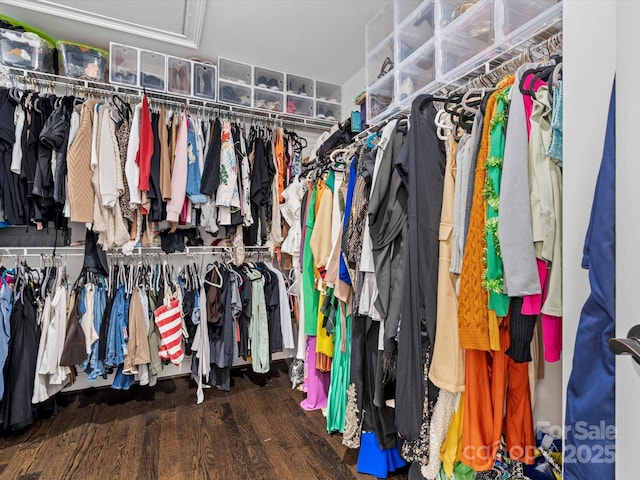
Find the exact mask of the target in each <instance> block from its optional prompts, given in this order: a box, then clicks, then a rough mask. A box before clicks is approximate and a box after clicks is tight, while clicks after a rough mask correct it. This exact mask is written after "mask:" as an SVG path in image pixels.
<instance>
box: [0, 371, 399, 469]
mask: <svg viewBox="0 0 640 480" xmlns="http://www.w3.org/2000/svg"><path fill="white" fill-rule="evenodd" d="M232 381H233V383H234V384H233V385H232V387H231V392H229V393H225V392H221V391H218V390H215V389H213V390H207V391H205V401H204V403H202V404H201V405H196V403H195V400H196V398H195V386H194V385H195V384H194V383H193V382H191V381H190V380H189V379H188V378H186V377H182V378H175V379H169V380H162V381H160V382H158V385H156V386H155V387H154V388H148V387H138V386H137V385H136V386H135V387H133V388H132V389H131V390H130V391H128V392H120V391H114V390H111V389H109V388H106V389H99V390H87V391H84V392H81V393H67V394H63V395H61V397H62V398H61V399H60V404H61V405H62V409H61V411H60V412H59V414H58V415H57V416H56V417H52V418H49V419H45V420H40V421H38V422H37V423H36V424H34V425H32V426H31V427H29V428H27V429H25V430H24V431H22V432H19V433H17V434H13V435H11V436H7V435H4V436H0V479H7V480H57V479H73V480H85V479H92V480H93V479H127V480H134V479H141V480H142V479H144V480H160V479H171V480H180V479H211V480H217V479H220V480H235V479H238V480H254V479H256V480H257V479H267V480H272V479H292V480H293V479H295V480H313V479H326V480H338V479H340V480H342V479H345V480H346V479H369V480H372V479H373V478H374V477H371V476H368V475H361V474H358V473H357V472H356V468H355V465H356V462H357V451H354V450H349V449H347V448H346V447H344V446H342V443H341V440H342V437H341V436H340V435H329V434H327V432H326V423H325V419H324V417H323V416H322V414H321V413H320V412H319V411H316V412H305V411H303V410H302V409H301V408H300V407H299V403H300V401H301V400H302V399H303V394H302V393H300V392H298V391H296V390H292V389H291V384H290V383H289V379H288V376H287V366H286V364H285V363H284V362H279V363H277V364H275V366H274V368H273V369H272V372H271V373H270V374H269V375H268V376H266V377H265V376H257V375H254V374H250V373H247V372H246V371H234V373H233V379H232ZM389 478H390V479H401V478H404V479H406V478H407V473H406V470H404V471H401V472H398V473H396V474H395V475H393V476H389Z"/></svg>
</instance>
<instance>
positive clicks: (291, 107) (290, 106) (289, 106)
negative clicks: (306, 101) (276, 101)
mask: <svg viewBox="0 0 640 480" xmlns="http://www.w3.org/2000/svg"><path fill="white" fill-rule="evenodd" d="M287 113H296V104H295V103H293V102H292V101H291V100H289V101H288V102H287Z"/></svg>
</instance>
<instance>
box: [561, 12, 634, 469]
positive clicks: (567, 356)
mask: <svg viewBox="0 0 640 480" xmlns="http://www.w3.org/2000/svg"><path fill="white" fill-rule="evenodd" d="M621 3H634V2H621ZM563 4H564V23H563V30H564V34H563V35H564V42H563V59H564V66H563V75H564V77H563V78H564V125H563V129H564V131H563V137H564V153H563V160H564V162H563V163H564V168H563V179H564V180H563V182H564V183H563V203H564V207H563V225H564V228H563V235H564V238H563V243H564V245H563V256H564V258H563V304H564V317H563V325H564V331H563V336H564V338H563V358H564V367H563V370H564V372H563V388H562V391H563V392H566V387H567V382H568V380H569V375H570V374H571V367H572V360H573V349H574V343H575V337H576V330H577V327H578V321H579V319H580V311H581V309H582V306H583V305H584V302H585V300H586V299H587V297H588V295H589V291H590V288H589V282H588V274H587V271H586V270H583V269H582V268H581V262H582V249H583V245H584V237H585V233H586V231H587V225H588V223H589V215H590V213H591V204H592V202H593V192H594V188H595V181H596V177H597V174H598V169H599V166H600V161H601V159H602V148H603V144H604V132H605V128H606V121H607V112H608V108H609V96H610V93H611V85H612V81H613V77H614V72H615V68H616V35H615V33H614V32H615V31H616V8H615V7H616V2H615V0H582V1H578V0H565V1H564V2H563ZM562 398H563V412H564V410H565V408H564V404H565V395H564V394H563V397H562ZM563 423H564V422H563ZM620 478H623V477H620ZM624 478H631V477H624Z"/></svg>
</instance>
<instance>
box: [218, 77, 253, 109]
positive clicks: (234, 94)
mask: <svg viewBox="0 0 640 480" xmlns="http://www.w3.org/2000/svg"><path fill="white" fill-rule="evenodd" d="M218 99H219V100H220V101H221V102H224V103H231V104H234V105H242V106H244V107H250V106H251V87H250V86H249V85H238V84H237V83H231V82H228V81H226V80H222V79H219V80H218Z"/></svg>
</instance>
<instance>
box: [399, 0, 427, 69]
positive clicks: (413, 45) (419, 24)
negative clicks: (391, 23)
mask: <svg viewBox="0 0 640 480" xmlns="http://www.w3.org/2000/svg"><path fill="white" fill-rule="evenodd" d="M404 3H405V2H403V1H402V2H397V5H400V4H404ZM398 9H400V7H396V11H397V10H398ZM398 15H400V14H397V15H396V17H398ZM435 21H436V17H435V5H434V3H433V0H426V1H424V2H422V3H421V4H420V5H419V6H418V8H416V9H415V10H414V11H413V12H411V13H410V14H409V15H407V16H406V17H405V18H404V19H403V20H402V21H400V22H399V23H398V24H397V38H396V41H395V45H396V51H395V58H396V62H397V63H400V62H402V61H403V60H405V59H406V58H407V57H409V56H411V55H412V54H413V53H414V52H415V51H416V50H418V49H419V48H420V47H422V46H423V45H424V44H425V43H427V42H428V41H429V40H431V39H432V38H433V36H434V34H435Z"/></svg>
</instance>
